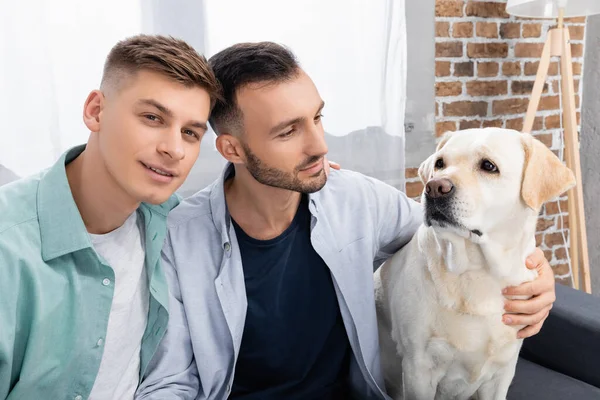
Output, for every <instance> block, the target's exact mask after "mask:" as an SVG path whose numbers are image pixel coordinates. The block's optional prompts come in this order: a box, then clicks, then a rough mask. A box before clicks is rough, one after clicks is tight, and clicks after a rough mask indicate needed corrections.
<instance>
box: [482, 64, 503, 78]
mask: <svg viewBox="0 0 600 400" xmlns="http://www.w3.org/2000/svg"><path fill="white" fill-rule="evenodd" d="M499 69H500V66H499V64H498V63H497V62H478V63H477V76H482V77H491V76H498V70H499Z"/></svg>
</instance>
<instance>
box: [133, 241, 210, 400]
mask: <svg viewBox="0 0 600 400" xmlns="http://www.w3.org/2000/svg"><path fill="white" fill-rule="evenodd" d="M162 267H163V269H164V271H165V275H166V278H167V283H168V285H169V325H168V328H167V332H166V333H165V336H164V338H163V339H162V341H161V343H160V345H159V347H158V349H157V351H156V354H155V355H154V357H153V358H152V361H150V364H149V365H148V370H147V372H146V374H145V376H144V377H142V382H141V384H140V387H139V388H138V390H137V393H136V396H135V398H136V399H143V400H150V399H167V398H168V399H180V400H184V399H185V400H187V399H192V400H193V399H196V397H197V396H198V393H199V391H200V379H199V377H198V369H197V368H196V361H195V359H194V352H193V349H192V341H191V339H190V333H189V332H190V331H189V328H188V323H187V317H186V315H185V309H184V308H183V302H182V299H181V291H180V289H179V279H178V277H177V271H176V269H175V266H174V263H173V250H172V247H171V239H170V236H169V235H167V239H166V241H165V246H164V247H163V251H162Z"/></svg>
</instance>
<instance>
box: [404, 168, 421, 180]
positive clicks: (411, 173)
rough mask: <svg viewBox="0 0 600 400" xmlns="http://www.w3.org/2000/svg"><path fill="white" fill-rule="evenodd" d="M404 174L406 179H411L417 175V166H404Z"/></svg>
mask: <svg viewBox="0 0 600 400" xmlns="http://www.w3.org/2000/svg"><path fill="white" fill-rule="evenodd" d="M404 176H405V177H406V179H413V178H417V177H418V176H419V168H406V169H405V170H404Z"/></svg>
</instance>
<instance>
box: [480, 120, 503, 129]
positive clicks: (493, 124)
mask: <svg viewBox="0 0 600 400" xmlns="http://www.w3.org/2000/svg"><path fill="white" fill-rule="evenodd" d="M503 123H504V121H503V120H501V119H488V120H485V121H483V125H482V127H483V128H502V124H503Z"/></svg>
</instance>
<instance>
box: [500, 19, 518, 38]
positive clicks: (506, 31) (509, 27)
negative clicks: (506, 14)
mask: <svg viewBox="0 0 600 400" xmlns="http://www.w3.org/2000/svg"><path fill="white" fill-rule="evenodd" d="M500 37H501V38H502V39H516V38H519V37H521V24H519V23H516V22H507V23H504V24H502V25H500Z"/></svg>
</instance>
